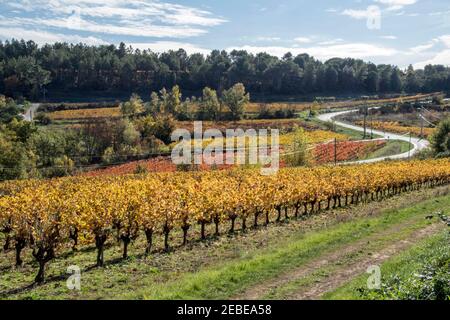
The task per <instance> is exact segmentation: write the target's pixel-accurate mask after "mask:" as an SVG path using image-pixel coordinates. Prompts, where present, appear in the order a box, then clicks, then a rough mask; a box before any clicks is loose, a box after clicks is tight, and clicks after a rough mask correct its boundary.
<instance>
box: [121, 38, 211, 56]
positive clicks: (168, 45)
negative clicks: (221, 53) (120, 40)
mask: <svg viewBox="0 0 450 320" xmlns="http://www.w3.org/2000/svg"><path fill="white" fill-rule="evenodd" d="M127 45H130V46H132V47H133V49H139V50H151V51H153V52H158V53H161V52H166V51H169V50H178V49H184V50H185V51H186V52H187V53H188V54H193V53H201V54H203V55H208V54H209V53H210V52H211V50H209V49H205V48H202V47H198V46H195V45H193V44H191V43H184V42H176V41H155V42H149V43H127Z"/></svg>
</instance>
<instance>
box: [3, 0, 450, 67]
mask: <svg viewBox="0 0 450 320" xmlns="http://www.w3.org/2000/svg"><path fill="white" fill-rule="evenodd" d="M12 37H14V38H19V39H21V38H24V39H27V40H30V39H32V40H34V41H36V42H37V43H39V44H43V43H53V42H57V41H66V42H72V43H73V42H84V43H87V44H110V43H113V44H118V43H120V42H121V41H123V42H126V43H127V44H131V45H132V46H133V47H134V48H140V49H147V48H150V49H152V50H153V51H157V52H161V51H165V50H168V49H178V48H180V47H183V48H185V49H186V50H187V51H188V52H189V53H193V52H201V53H205V54H206V53H208V52H209V51H210V50H211V49H226V50H231V49H246V50H248V51H251V52H255V53H256V52H261V51H265V52H268V53H271V54H274V55H278V56H282V55H283V54H284V53H286V52H288V51H290V52H292V53H294V54H298V53H304V52H306V53H308V54H311V55H313V56H315V57H316V58H318V59H320V60H326V59H329V58H332V57H335V56H337V57H353V58H361V59H364V60H369V61H372V62H375V63H390V64H396V65H399V66H401V67H406V66H407V65H408V64H413V65H415V66H416V67H423V66H424V65H425V64H427V63H439V64H446V65H449V64H450V2H449V1H448V0H433V1H431V0H339V1H338V0H318V1H306V0H259V1H258V0H252V1H250V0H185V1H178V0H170V1H164V0H160V1H154V0H128V1H122V0H103V1H101V0H16V1H14V2H12V1H9V0H8V1H5V0H0V39H2V40H5V39H9V38H12Z"/></svg>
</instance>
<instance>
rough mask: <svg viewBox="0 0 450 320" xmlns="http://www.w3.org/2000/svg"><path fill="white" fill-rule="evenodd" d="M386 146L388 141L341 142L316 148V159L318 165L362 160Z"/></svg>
mask: <svg viewBox="0 0 450 320" xmlns="http://www.w3.org/2000/svg"><path fill="white" fill-rule="evenodd" d="M384 146H386V140H375V141H340V142H337V143H336V144H335V143H334V142H332V143H326V144H320V145H318V146H316V148H315V149H314V159H315V160H316V161H315V162H316V163H317V164H324V163H330V162H334V161H337V162H343V161H350V160H357V159H362V158H364V157H366V156H367V155H369V154H370V153H371V152H374V151H376V150H379V149H381V148H383V147H384Z"/></svg>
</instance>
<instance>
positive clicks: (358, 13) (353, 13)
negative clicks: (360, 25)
mask: <svg viewBox="0 0 450 320" xmlns="http://www.w3.org/2000/svg"><path fill="white" fill-rule="evenodd" d="M341 14H342V15H344V16H349V17H350V18H353V19H358V20H362V19H367V18H369V16H370V12H369V10H354V9H345V10H344V11H342V13H341Z"/></svg>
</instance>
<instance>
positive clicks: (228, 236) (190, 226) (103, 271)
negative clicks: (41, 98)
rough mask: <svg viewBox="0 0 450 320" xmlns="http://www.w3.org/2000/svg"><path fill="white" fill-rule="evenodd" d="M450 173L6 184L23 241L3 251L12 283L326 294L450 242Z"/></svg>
mask: <svg viewBox="0 0 450 320" xmlns="http://www.w3.org/2000/svg"><path fill="white" fill-rule="evenodd" d="M449 179H450V165H449V162H448V160H437V161H430V160H427V161H415V162H392V163H380V164H372V165H365V166H363V167H361V166H345V167H316V168H312V169H283V170H282V171H280V173H279V175H278V176H276V177H275V176H268V177H262V176H260V175H259V174H258V172H257V171H254V170H237V171H229V172H224V171H222V172H219V171H215V172H199V173H165V174H156V175H155V174H150V175H129V176H124V177H94V178H82V177H79V178H63V179H58V180H52V181H48V182H44V181H33V180H26V181H23V182H19V181H17V182H14V181H12V182H6V183H3V184H1V185H0V190H1V191H0V194H1V195H2V196H1V198H0V208H1V210H0V212H1V215H0V221H1V225H2V226H3V228H2V230H3V232H2V235H1V240H2V242H3V243H5V247H6V244H7V243H9V244H10V245H12V243H16V250H7V251H6V252H2V253H0V254H1V255H2V257H3V258H2V259H1V265H0V268H1V269H2V270H3V272H4V274H5V275H6V276H5V277H4V278H3V281H2V283H1V284H0V295H1V296H2V298H9V299H16V298H27V299H43V298H44V299H55V298H57V299H60V298H70V299H99V298H106V297H108V298H127V299H131V298H137V299H228V298H234V299H264V298H265V299H276V298H283V299H287V298H291V299H305V298H320V297H322V296H323V297H326V294H331V292H332V291H333V290H338V289H339V288H340V286H342V285H345V284H346V283H347V282H348V283H352V281H358V280H357V279H359V278H357V277H358V276H360V275H361V274H362V273H363V272H364V270H365V266H366V265H367V264H368V263H371V262H373V261H372V259H370V258H368V257H369V256H368V255H367V254H368V253H373V252H377V253H379V254H378V255H377V256H378V257H379V258H374V259H375V261H377V262H378V263H385V262H386V263H390V260H389V259H390V258H394V257H395V259H403V256H399V258H397V255H398V254H400V253H402V254H403V252H406V251H405V250H410V249H411V250H416V249H415V247H414V246H415V245H418V246H422V245H423V246H431V245H434V246H435V247H436V249H433V250H436V251H439V250H440V251H439V252H442V250H444V249H445V248H447V249H448V241H447V240H446V236H445V232H448V231H445V228H446V224H445V223H443V222H441V221H440V220H441V219H443V218H444V217H445V214H444V213H445V212H448V210H449V209H450V198H449V191H450V190H449V188H448V186H446V184H447V183H448V182H449ZM223 186H226V188H227V192H226V193H224V192H223ZM125 191H126V192H125ZM94 194H95V196H93V195H94ZM438 212H439V214H438ZM430 217H432V218H430ZM432 235H434V238H429V237H430V236H432ZM30 239H32V241H30ZM429 239H430V240H429ZM17 243H21V244H23V246H19V247H18V246H17ZM368 243H369V244H370V245H367V244H368ZM446 246H447V247H446ZM18 248H20V250H18ZM439 248H440V249H439ZM442 248H444V249H442ZM32 251H33V252H34V255H32ZM324 261H325V262H324ZM326 261H330V263H327V262H326ZM14 265H16V266H15V267H14ZM70 265H78V266H80V267H82V270H83V271H82V273H83V279H84V280H83V283H84V285H83V287H82V290H81V291H75V292H74V291H70V290H68V289H67V287H65V281H64V280H65V277H64V274H65V273H66V269H67V267H68V266H70ZM94 266H97V267H94ZM102 266H103V268H102ZM410 267H411V268H415V267H416V264H412V265H411V266H410ZM417 268H418V269H420V265H418V264H417ZM38 270H39V272H38ZM345 270H352V273H351V274H348V272H346V271H345ZM331 274H338V275H339V276H338V277H337V280H336V281H331V282H330V281H327V277H329V275H331ZM403 274H404V272H403ZM33 279H35V280H36V281H37V282H38V283H39V285H37V286H30V284H31V283H32V282H33ZM206 283H208V285H205V284H206ZM349 286H350V287H352V288H353V287H354V286H353V285H352V284H349ZM131 288H133V290H130V289H131ZM342 290H344V289H342ZM345 290H346V291H345V292H348V290H349V289H345ZM445 290H447V289H445ZM351 292H352V294H353V295H355V296H357V295H358V291H357V290H353V291H351Z"/></svg>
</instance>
